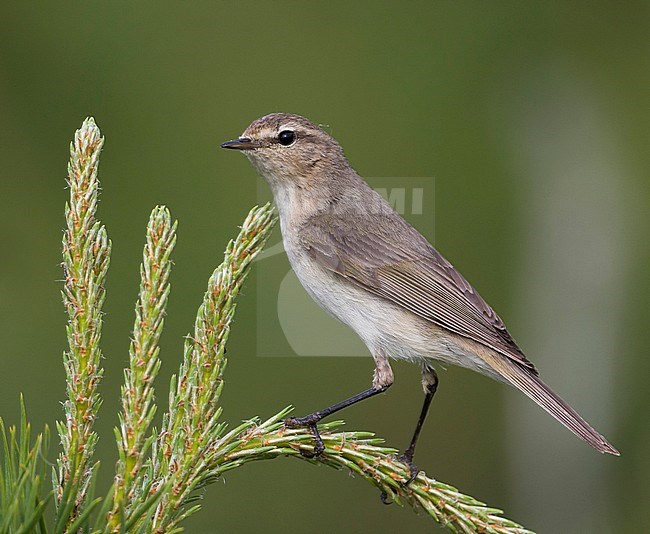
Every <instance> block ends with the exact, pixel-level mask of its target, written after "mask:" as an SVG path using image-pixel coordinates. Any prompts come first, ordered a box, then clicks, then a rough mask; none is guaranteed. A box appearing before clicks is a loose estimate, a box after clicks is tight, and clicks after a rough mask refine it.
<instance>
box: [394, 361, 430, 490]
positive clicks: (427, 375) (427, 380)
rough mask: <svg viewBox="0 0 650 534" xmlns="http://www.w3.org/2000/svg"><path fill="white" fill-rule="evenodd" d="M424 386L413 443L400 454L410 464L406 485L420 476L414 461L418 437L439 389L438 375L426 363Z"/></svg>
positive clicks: (423, 375)
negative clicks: (422, 402) (409, 473)
mask: <svg viewBox="0 0 650 534" xmlns="http://www.w3.org/2000/svg"><path fill="white" fill-rule="evenodd" d="M422 387H423V388H424V404H423V405H422V411H421V412H420V417H419V418H418V424H417V425H416V426H415V432H413V438H411V444H410V445H409V446H408V449H406V451H404V454H403V455H402V456H400V458H399V459H400V460H401V461H402V462H404V463H405V464H406V465H408V466H409V469H410V471H411V475H410V476H409V479H408V480H407V481H406V485H408V484H410V483H411V482H413V480H415V477H416V476H418V473H419V472H420V470H419V469H418V467H417V466H416V465H415V464H414V463H413V455H414V454H415V445H416V444H417V441H418V437H419V436H420V430H422V425H423V423H424V420H425V419H426V417H427V412H428V411H429V406H430V405H431V401H432V400H433V396H434V395H435V394H436V390H437V389H438V375H437V374H436V371H435V370H434V369H433V368H432V367H428V366H427V365H424V366H423V367H422Z"/></svg>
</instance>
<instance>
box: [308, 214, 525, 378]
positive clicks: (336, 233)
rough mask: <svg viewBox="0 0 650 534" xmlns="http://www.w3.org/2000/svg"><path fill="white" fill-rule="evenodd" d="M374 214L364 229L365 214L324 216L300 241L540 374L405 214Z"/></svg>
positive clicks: (343, 270) (325, 262) (333, 266)
mask: <svg viewBox="0 0 650 534" xmlns="http://www.w3.org/2000/svg"><path fill="white" fill-rule="evenodd" d="M373 217H375V223H376V224H373V225H372V227H371V229H369V230H368V231H364V230H362V229H361V228H365V227H367V224H368V220H367V219H364V220H363V221H362V220H361V217H360V216H359V218H355V216H346V217H345V218H341V217H337V216H336V215H332V214H325V215H319V216H317V217H313V218H311V219H310V220H309V222H308V223H307V224H306V225H304V226H303V227H302V228H301V229H300V233H299V236H300V241H301V243H302V244H303V246H305V247H306V249H307V250H308V251H309V253H310V255H311V257H312V258H314V260H316V261H317V262H318V263H319V264H320V265H322V266H323V267H325V268H326V269H328V270H330V271H333V272H335V273H337V274H339V275H341V276H343V277H345V278H346V279H348V280H350V281H351V282H353V283H354V284H356V285H358V286H360V287H362V288H364V289H366V290H367V291H370V292H371V293H374V294H375V295H378V296H380V297H383V298H385V299H388V300H390V301H392V302H394V303H396V304H398V305H400V306H402V307H403V308H405V309H407V310H409V311H411V312H413V313H415V314H416V315H418V316H420V317H422V318H423V319H426V320H427V321H431V322H432V323H434V324H436V325H438V326H440V327H442V328H444V329H446V330H448V331H450V332H453V333H455V334H458V335H460V336H463V337H465V338H469V339H472V340H474V341H476V342H478V343H481V344H483V345H485V346H487V347H489V348H491V349H493V350H495V351H497V352H498V353H500V354H503V355H504V356H506V357H508V358H509V359H511V360H513V361H515V362H517V363H518V364H520V365H522V366H523V367H524V368H526V369H528V370H529V371H532V372H533V373H535V374H537V371H536V369H535V367H534V365H533V364H532V363H531V362H530V361H528V359H526V357H525V356H524V354H523V353H522V351H521V349H520V348H519V347H518V346H517V344H516V343H515V341H514V339H513V338H512V337H511V336H510V334H509V333H508V331H507V330H506V327H505V325H504V324H503V321H502V320H501V318H500V317H499V316H498V315H497V314H496V312H495V311H494V310H493V309H492V308H491V307H490V305H489V304H488V303H487V302H485V301H484V300H483V299H482V298H481V296H480V295H479V294H478V293H477V292H476V290H475V289H474V288H473V287H472V286H471V285H470V284H469V282H467V280H465V278H463V276H462V275H461V274H460V273H459V272H458V271H457V270H456V269H455V268H454V267H453V266H452V265H451V264H450V263H449V262H448V261H447V260H446V259H445V258H443V257H442V256H441V255H440V254H439V253H438V251H436V250H435V249H434V248H433V247H432V246H431V245H430V244H429V243H428V242H427V241H426V240H425V239H424V237H422V236H421V235H420V233H419V232H417V230H415V229H414V228H413V227H411V226H410V225H409V224H408V223H407V222H406V221H404V220H403V219H401V218H400V219H398V220H396V219H395V217H394V216H393V217H389V216H385V215H380V214H374V215H373ZM362 222H363V225H362V224H361V223H362Z"/></svg>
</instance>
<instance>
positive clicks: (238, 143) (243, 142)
mask: <svg viewBox="0 0 650 534" xmlns="http://www.w3.org/2000/svg"><path fill="white" fill-rule="evenodd" d="M259 146H260V144H259V143H258V142H256V141H253V140H252V139H249V138H248V137H240V138H239V139H233V140H232V141H226V142H225V143H221V148H234V149H235V150H253V149H254V148H258V147H259Z"/></svg>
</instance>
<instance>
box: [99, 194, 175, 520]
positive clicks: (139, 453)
mask: <svg viewBox="0 0 650 534" xmlns="http://www.w3.org/2000/svg"><path fill="white" fill-rule="evenodd" d="M176 227H177V223H176V222H174V223H173V224H172V220H171V215H170V213H169V211H168V210H167V208H165V207H164V206H163V207H157V208H155V209H154V210H153V212H152V213H151V217H150V218H149V224H148V225H147V241H146V244H145V247H144V252H143V259H142V264H141V265H140V296H139V298H138V302H137V304H136V308H135V314H136V319H135V325H134V327H133V341H132V342H131V346H130V350H129V355H130V366H129V368H128V369H126V370H125V371H124V386H123V387H122V413H121V414H120V428H119V429H115V434H116V437H117V443H118V451H119V455H120V459H119V461H118V464H117V472H116V475H115V484H114V493H113V509H112V510H111V512H110V514H109V517H108V529H110V530H112V531H119V530H120V528H121V526H122V524H123V523H128V522H129V521H131V520H132V519H133V517H132V515H133V512H134V509H135V504H136V503H138V502H141V501H142V500H143V499H142V497H143V496H144V497H145V499H146V497H148V495H146V492H145V489H146V488H143V486H142V485H136V484H135V482H136V479H137V477H138V473H140V470H141V469H142V467H143V464H144V460H145V458H146V456H145V455H146V453H147V452H148V450H149V448H150V447H151V442H152V440H153V437H150V438H149V439H147V433H148V432H149V427H150V426H151V421H152V419H153V416H154V414H155V413H156V405H155V404H154V388H153V382H154V380H155V378H156V375H157V374H158V370H159V369H160V359H159V358H158V354H159V351H160V347H159V346H158V342H159V340H160V335H161V334H162V330H163V324H164V315H165V308H166V305H167V299H168V296H169V291H170V285H169V274H170V272H171V265H172V262H171V259H170V256H171V253H172V250H173V249H174V245H175V244H176ZM143 493H144V495H143Z"/></svg>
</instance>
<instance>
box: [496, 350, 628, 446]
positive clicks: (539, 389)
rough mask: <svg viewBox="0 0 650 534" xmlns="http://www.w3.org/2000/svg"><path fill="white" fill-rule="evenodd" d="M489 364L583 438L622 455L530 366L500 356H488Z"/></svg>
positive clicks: (589, 442)
mask: <svg viewBox="0 0 650 534" xmlns="http://www.w3.org/2000/svg"><path fill="white" fill-rule="evenodd" d="M488 363H489V364H490V366H491V367H493V368H494V369H495V370H496V371H497V372H498V373H499V374H500V375H501V376H503V377H504V378H505V379H506V381H507V382H509V383H510V384H512V385H513V386H515V387H516V388H517V389H519V390H520V391H521V392H522V393H524V394H525V395H526V396H527V397H529V398H530V399H532V400H533V401H535V402H536V403H537V404H538V405H539V406H541V407H542V408H544V410H546V411H547V412H548V413H549V414H550V415H552V416H553V417H554V418H555V419H557V420H558V421H559V422H560V423H562V424H563V425H564V426H565V427H567V428H568V429H569V430H570V431H571V432H573V433H574V434H575V435H576V436H578V437H579V438H580V439H582V440H584V441H586V442H587V443H588V444H589V445H591V446H592V447H593V448H594V449H596V450H597V451H599V452H602V453H609V454H613V455H615V456H620V453H619V452H618V450H616V448H615V447H613V446H612V445H611V444H610V443H609V442H608V441H607V440H606V439H605V437H604V436H602V435H601V434H600V433H598V432H597V431H596V430H594V429H593V428H592V427H591V425H590V424H589V423H587V421H585V420H584V419H583V418H582V417H580V415H579V414H578V413H577V412H576V411H575V410H574V409H573V408H571V406H569V405H568V404H567V403H566V402H565V401H563V400H562V399H561V398H560V397H559V396H558V395H557V394H556V393H555V392H554V391H553V390H552V389H551V388H549V387H548V386H547V385H546V384H545V383H544V382H542V381H541V380H540V379H539V378H538V377H537V376H535V375H534V374H533V373H531V372H530V371H529V370H528V369H524V368H522V367H521V366H519V365H517V363H516V362H512V361H508V360H505V359H503V358H500V357H498V356H497V355H496V354H495V355H494V357H489V358H488Z"/></svg>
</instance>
